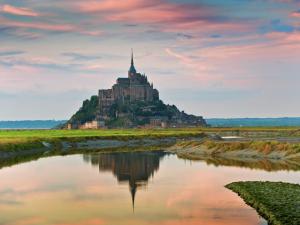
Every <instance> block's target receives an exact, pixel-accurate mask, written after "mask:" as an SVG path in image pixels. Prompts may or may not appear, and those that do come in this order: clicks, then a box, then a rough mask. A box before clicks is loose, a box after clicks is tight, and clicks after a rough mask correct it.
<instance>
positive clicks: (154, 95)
mask: <svg viewBox="0 0 300 225" xmlns="http://www.w3.org/2000/svg"><path fill="white" fill-rule="evenodd" d="M158 99H159V92H158V90H156V89H154V88H153V84H150V83H149V81H148V78H147V76H146V75H145V74H140V73H137V71H136V69H135V67H134V60H133V53H132V54H131V65H130V68H129V70H128V77H126V78H118V79H117V81H116V84H114V85H113V86H112V88H111V89H102V90H99V119H100V120H105V119H107V118H108V117H109V109H110V107H111V106H112V105H113V104H114V103H115V102H118V101H119V102H121V103H130V102H133V101H146V102H151V101H153V100H158Z"/></svg>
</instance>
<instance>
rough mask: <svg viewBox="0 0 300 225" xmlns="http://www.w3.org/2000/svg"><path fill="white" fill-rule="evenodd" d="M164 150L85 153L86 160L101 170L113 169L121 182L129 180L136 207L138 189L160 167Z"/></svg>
mask: <svg viewBox="0 0 300 225" xmlns="http://www.w3.org/2000/svg"><path fill="white" fill-rule="evenodd" d="M165 155H166V153H164V152H131V153H107V154H94V155H84V156H83V157H84V161H86V162H91V164H92V165H97V166H99V171H100V172H101V171H111V172H113V174H114V175H115V176H116V177H117V179H118V181H119V182H128V183H129V188H130V193H131V197H132V204H133V208H134V200H135V194H136V191H137V190H138V189H139V188H141V187H143V186H146V185H147V182H148V180H149V178H150V177H152V176H153V175H154V172H155V171H157V170H158V169H159V162H160V160H161V159H162V158H163V157H164V156H165Z"/></svg>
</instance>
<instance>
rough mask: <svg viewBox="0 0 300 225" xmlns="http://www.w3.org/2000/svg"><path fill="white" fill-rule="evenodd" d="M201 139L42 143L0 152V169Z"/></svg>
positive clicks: (151, 149) (158, 148) (172, 138)
mask: <svg viewBox="0 0 300 225" xmlns="http://www.w3.org/2000/svg"><path fill="white" fill-rule="evenodd" d="M202 138H203V137H190V138H186V137H185V138H176V137H167V138H144V139H130V140H115V139H111V140H109V139H91V140H81V141H76V142H75V141H59V142H58V141H56V142H47V141H43V142H41V143H40V144H38V145H36V146H37V147H32V148H29V149H16V150H13V151H12V150H1V151H0V168H2V167H6V166H11V165H14V164H17V163H22V162H27V161H31V160H36V159H39V158H42V157H48V156H55V155H68V154H76V153H92V152H111V151H120V152H122V151H153V150H162V149H165V148H168V147H170V146H173V145H175V144H176V143H177V142H178V141H188V140H190V141H200V140H201V139H202Z"/></svg>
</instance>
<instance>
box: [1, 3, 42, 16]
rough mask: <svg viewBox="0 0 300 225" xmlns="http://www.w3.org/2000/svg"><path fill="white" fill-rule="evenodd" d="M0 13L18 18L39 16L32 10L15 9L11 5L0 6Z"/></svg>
mask: <svg viewBox="0 0 300 225" xmlns="http://www.w3.org/2000/svg"><path fill="white" fill-rule="evenodd" d="M0 11H1V12H4V13H9V14H13V15H19V16H32V17H37V16H39V15H40V14H39V13H37V12H35V11H34V10H32V9H29V8H25V7H15V6H13V5H3V6H2V7H1V6H0Z"/></svg>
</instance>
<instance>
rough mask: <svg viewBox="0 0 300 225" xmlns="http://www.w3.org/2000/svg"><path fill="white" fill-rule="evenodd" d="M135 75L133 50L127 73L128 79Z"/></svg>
mask: <svg viewBox="0 0 300 225" xmlns="http://www.w3.org/2000/svg"><path fill="white" fill-rule="evenodd" d="M135 74H136V69H135V68H134V61H133V50H132V49H131V65H130V68H129V71H128V77H129V78H131V77H133V76H134V75H135Z"/></svg>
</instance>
